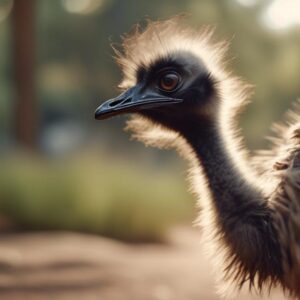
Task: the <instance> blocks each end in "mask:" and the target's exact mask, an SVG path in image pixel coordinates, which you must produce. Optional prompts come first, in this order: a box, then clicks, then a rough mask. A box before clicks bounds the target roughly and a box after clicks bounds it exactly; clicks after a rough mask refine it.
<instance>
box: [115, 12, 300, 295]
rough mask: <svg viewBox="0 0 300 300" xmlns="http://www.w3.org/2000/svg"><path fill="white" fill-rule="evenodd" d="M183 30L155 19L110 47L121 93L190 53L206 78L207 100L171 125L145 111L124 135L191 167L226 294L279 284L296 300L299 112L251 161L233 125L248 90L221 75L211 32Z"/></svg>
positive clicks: (221, 48)
mask: <svg viewBox="0 0 300 300" xmlns="http://www.w3.org/2000/svg"><path fill="white" fill-rule="evenodd" d="M181 24H182V23H181V20H180V19H179V20H178V19H176V18H175V19H172V20H169V21H164V22H153V23H149V24H148V26H147V28H146V30H145V31H141V30H140V29H139V28H136V30H135V32H134V33H133V34H132V35H130V36H128V37H125V39H124V42H123V51H122V52H120V51H117V50H115V51H116V53H117V55H118V58H117V61H118V62H119V64H120V65H121V67H122V70H123V73H124V80H123V82H122V83H121V85H120V86H121V88H130V87H132V86H134V85H135V84H136V83H137V82H138V80H139V76H143V72H147V71H148V70H149V69H151V68H153V67H155V66H156V65H157V64H158V62H161V61H162V62H163V61H170V60H172V59H174V61H175V62H176V61H177V56H178V54H179V55H180V56H182V55H184V54H185V53H188V54H189V55H191V57H190V58H188V59H189V60H188V61H189V62H190V61H191V60H192V59H194V58H196V59H197V61H198V63H200V64H203V65H204V66H205V67H206V68H207V70H208V73H209V76H210V77H211V79H212V82H213V87H212V88H213V92H212V94H209V95H206V98H207V99H208V101H207V102H208V103H207V104H205V106H204V107H203V108H202V109H201V111H199V112H197V113H193V114H190V115H188V116H186V115H184V114H183V115H182V116H181V117H180V118H177V119H175V120H174V119H172V118H170V117H169V116H168V115H167V114H166V115H164V118H162V115H161V114H158V115H157V114H156V112H155V111H145V112H141V113H140V114H139V115H138V116H134V117H133V119H132V120H130V121H129V122H128V124H127V128H128V129H129V130H131V131H133V136H134V137H135V138H137V139H139V140H141V141H143V142H144V143H145V144H146V145H150V146H155V147H160V148H175V149H176V150H177V151H178V152H179V153H180V154H181V155H182V156H183V157H184V158H186V159H187V161H188V162H189V166H190V173H189V174H190V176H189V178H190V179H191V180H190V181H191V187H192V190H193V192H194V193H195V194H196V195H197V197H198V199H199V206H200V207H201V208H203V210H202V213H201V216H200V217H199V222H201V224H202V226H203V230H204V232H205V239H206V241H207V247H208V249H209V250H208V252H209V253H210V254H211V255H212V256H213V261H214V263H215V265H216V267H217V269H218V270H220V269H222V270H223V273H222V276H220V277H221V278H220V282H221V284H220V287H221V288H220V290H221V291H222V292H224V290H225V289H227V287H228V284H230V285H232V284H234V285H235V286H237V287H241V286H243V285H244V284H248V285H249V286H250V287H254V288H257V289H258V290H261V289H262V288H263V286H264V285H267V286H269V287H272V286H275V285H278V284H279V285H281V286H282V287H283V289H285V290H286V289H287V290H288V291H289V292H290V293H291V294H293V295H294V296H298V297H299V296H300V287H299V286H300V284H299V282H300V221H299V220H300V182H299V181H300V155H299V154H298V153H299V149H300V138H299V137H300V134H299V131H300V129H298V128H300V126H299V125H297V122H298V121H297V119H298V115H297V114H294V115H293V117H289V119H290V124H289V126H286V127H284V126H280V127H277V128H276V132H280V135H279V138H277V139H276V145H275V146H274V149H273V150H271V151H269V152H264V153H261V154H260V155H259V156H257V157H256V158H255V159H254V160H253V163H252V164H251V163H249V161H250V160H249V157H248V154H247V152H246V151H245V150H244V148H243V147H242V142H241V138H240V136H239V133H238V131H237V130H236V124H235V120H236V116H237V114H238V112H239V111H240V110H241V108H243V107H244V105H245V104H246V103H247V97H248V96H249V94H250V88H249V86H248V85H246V84H244V83H243V82H242V81H241V80H240V79H239V78H237V77H234V76H232V75H231V74H230V73H229V72H227V71H226V70H225V69H224V54H225V52H226V49H227V43H225V42H221V43H214V42H212V32H213V31H212V30H211V29H208V28H204V29H203V30H200V31H199V32H198V31H194V30H192V29H190V28H188V27H186V26H184V25H181ZM191 65H195V64H194V63H191ZM205 90H207V88H205ZM292 124H294V125H293V126H294V127H293V126H292ZM262 162H263V164H262ZM270 165H271V167H270ZM273 166H274V167H273ZM266 178H267V179H266ZM216 253H218V254H219V258H216Z"/></svg>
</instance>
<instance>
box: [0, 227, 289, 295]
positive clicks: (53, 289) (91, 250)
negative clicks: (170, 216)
mask: <svg viewBox="0 0 300 300" xmlns="http://www.w3.org/2000/svg"><path fill="white" fill-rule="evenodd" d="M169 240H170V243H169V244H168V245H130V244H129V245H128V244H124V243H121V242H117V241H114V240H110V239H106V238H102V237H97V236H92V235H84V234H76V233H67V232H65V233H47V232H42V233H27V234H6V235H1V236H0V299H1V300H6V299H9V300H16V299H22V300H23V299H30V300H35V299H43V300H44V299H51V300H52V299H58V300H60V299H63V300H67V299H72V300H76V299H85V300H92V299H97V300H99V299H103V300H196V299H197V300H200V299H201V300H213V299H219V297H218V296H217V295H216V294H215V289H214V283H213V277H212V274H211V265H210V263H209V262H208V260H207V259H206V257H205V256H204V255H203V251H202V248H201V244H200V243H199V241H200V233H199V232H197V231H196V230H192V229H190V228H179V229H176V230H174V231H173V232H172V233H170V238H169ZM235 299H247V300H250V299H251V300H254V299H262V298H261V297H257V296H249V295H247V296H245V295H240V296H239V297H238V298H235ZM264 299H272V300H279V299H281V300H282V299H287V298H284V297H283V296H282V295H281V294H280V293H279V292H276V291H275V293H273V294H272V295H271V296H270V297H265V298H264Z"/></svg>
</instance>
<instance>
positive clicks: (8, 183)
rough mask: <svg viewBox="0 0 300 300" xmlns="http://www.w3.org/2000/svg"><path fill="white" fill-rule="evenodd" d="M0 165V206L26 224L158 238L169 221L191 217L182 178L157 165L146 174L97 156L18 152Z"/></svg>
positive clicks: (131, 237) (130, 237) (131, 238)
mask: <svg viewBox="0 0 300 300" xmlns="http://www.w3.org/2000/svg"><path fill="white" fill-rule="evenodd" d="M1 165H2V166H1V173H0V210H1V212H2V214H5V215H6V216H9V217H10V218H12V220H14V221H15V222H16V223H17V224H19V226H21V228H22V229H69V230H83V231H87V232H94V233H98V234H103V235H109V236H113V237H116V238H120V239H124V240H129V241H155V240H160V239H162V238H163V235H164V232H165V230H166V229H167V228H169V226H171V225H172V224H174V223H178V222H180V221H184V220H187V219H188V218H189V219H190V217H191V211H192V209H191V207H192V205H191V201H190V200H189V199H188V197H187V195H186V192H185V187H184V186H183V184H182V183H180V182H179V178H176V176H172V175H170V174H167V173H161V172H159V173H158V170H156V171H155V170H153V171H151V172H149V171H148V170H147V172H146V173H145V171H144V170H142V169H141V168H133V167H132V166H130V165H129V164H126V163H124V162H120V161H115V162H113V161H112V160H109V161H107V160H106V161H105V160H103V159H102V160H99V159H97V158H96V157H95V156H93V157H92V158H87V157H78V158H73V159H70V160H67V161H59V162H58V161H51V160H47V161H46V160H44V159H33V158H28V157H22V158H21V157H14V158H12V159H9V160H7V161H5V162H4V161H2V162H1ZM171 169H173V171H175V170H174V168H171ZM169 171H170V170H169Z"/></svg>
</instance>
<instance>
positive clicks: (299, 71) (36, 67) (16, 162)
mask: <svg viewBox="0 0 300 300" xmlns="http://www.w3.org/2000/svg"><path fill="white" fill-rule="evenodd" d="M299 11H300V4H299V1H298V0H224V1H219V0H201V1H196V0H186V1H180V0H164V1H161V0H152V1H140V0H53V1H46V0H39V1H34V0H14V1H13V0H1V1H0V49H1V51H0V154H1V156H0V160H1V162H0V166H1V167H0V230H1V232H3V234H4V232H6V233H7V232H19V233H20V232H21V233H24V234H25V233H28V232H29V231H41V230H48V231H49V230H72V231H79V232H85V233H95V234H97V235H100V236H106V237H110V238H115V239H118V240H123V241H126V242H138V243H140V242H165V241H166V240H167V239H168V232H169V230H170V229H172V228H173V227H174V226H178V225H184V224H186V225H187V226H191V224H192V221H193V219H194V218H195V216H196V214H197V210H196V209H195V208H194V201H193V199H192V196H191V195H189V194H188V193H187V192H186V189H187V184H186V181H185V175H186V174H185V165H184V164H183V163H182V162H181V161H180V159H178V158H177V157H176V155H175V154H174V153H173V152H170V151H169V152H163V151H157V150H155V149H145V148H144V146H143V145H141V144H139V143H137V142H132V141H129V135H128V133H124V132H123V131H122V130H121V128H122V127H123V124H124V122H125V120H126V118H127V117H126V116H125V117H118V118H115V119H114V120H109V121H105V122H96V121H95V120H94V110H95V108H96V107H97V106H98V105H99V104H100V103H101V102H102V101H103V100H105V99H108V98H110V97H112V96H114V95H116V94H117V93H118V90H117V88H116V86H117V84H118V83H119V81H120V79H121V74H120V70H119V69H118V67H117V66H116V64H115V62H114V60H113V58H112V55H113V51H112V50H111V47H110V44H111V43H120V41H121V39H120V35H122V34H124V33H126V32H128V31H130V30H131V29H132V27H133V25H134V24H136V23H137V22H142V23H145V22H144V20H145V18H150V19H153V20H157V19H165V18H168V17H171V16H173V15H176V14H181V13H186V14H187V21H188V22H189V23H190V24H191V25H193V26H200V25H202V24H211V25H215V26H216V37H217V38H219V39H227V40H230V41H231V48H230V54H229V56H228V57H229V60H228V63H229V66H230V68H232V69H234V72H235V74H238V75H240V76H242V77H243V78H244V79H245V80H246V81H248V82H249V83H251V84H253V85H254V91H255V94H254V96H253V97H252V102H251V104H250V105H249V106H248V107H247V109H246V111H245V112H244V114H243V116H242V117H241V126H242V128H243V131H242V132H243V134H244V135H245V140H246V144H247V147H249V148H250V149H251V150H252V151H253V150H255V149H259V148H261V147H265V146H266V141H265V140H264V136H265V135H267V134H270V131H269V127H270V125H271V123H272V122H274V121H278V120H280V119H281V118H282V115H283V112H284V111H285V110H287V109H288V108H289V107H291V104H292V103H293V102H295V101H296V100H297V98H298V97H299V96H300V84H299V83H300V82H299V78H300V58H299V54H300V13H299ZM162 293H163V292H162ZM31 299H33V298H31ZM111 299H113V298H111ZM131 299H133V298H131ZM144 299H146V298H144ZM151 299H152V298H151ZM161 299H167V298H161ZM172 299H173V298H172ZM174 299H175V298H174ZM190 299H192V298H190ZM207 299H208V298H207Z"/></svg>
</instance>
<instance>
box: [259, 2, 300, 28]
mask: <svg viewBox="0 0 300 300" xmlns="http://www.w3.org/2000/svg"><path fill="white" fill-rule="evenodd" d="M263 22H264V23H265V24H266V25H267V26H268V27H269V28H271V29H277V30H280V29H289V28H291V27H293V26H300V1H299V0H274V1H273V2H271V4H270V5H269V6H268V7H267V9H266V10H265V12H264V14H263Z"/></svg>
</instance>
